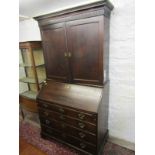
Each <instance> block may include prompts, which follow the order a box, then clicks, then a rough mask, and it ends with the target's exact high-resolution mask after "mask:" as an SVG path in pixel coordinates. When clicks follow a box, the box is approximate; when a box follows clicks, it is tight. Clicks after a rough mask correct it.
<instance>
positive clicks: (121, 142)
mask: <svg viewBox="0 0 155 155" xmlns="http://www.w3.org/2000/svg"><path fill="white" fill-rule="evenodd" d="M108 141H109V142H112V143H114V144H117V145H120V146H122V147H125V148H127V149H130V150H133V151H135V144H134V143H132V142H129V141H126V140H123V139H119V138H116V137H113V136H110V135H109V139H108Z"/></svg>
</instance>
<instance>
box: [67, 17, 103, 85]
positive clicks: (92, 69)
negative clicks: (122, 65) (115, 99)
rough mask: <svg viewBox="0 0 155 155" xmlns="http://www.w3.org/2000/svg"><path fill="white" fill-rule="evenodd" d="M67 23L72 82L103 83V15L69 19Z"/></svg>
mask: <svg viewBox="0 0 155 155" xmlns="http://www.w3.org/2000/svg"><path fill="white" fill-rule="evenodd" d="M66 25H67V36H68V50H69V52H71V59H70V61H71V67H72V70H71V71H72V82H73V83H90V84H100V85H102V84H103V52H102V51H103V17H102V16H99V17H92V18H88V19H80V20H75V21H70V22H67V23H66Z"/></svg>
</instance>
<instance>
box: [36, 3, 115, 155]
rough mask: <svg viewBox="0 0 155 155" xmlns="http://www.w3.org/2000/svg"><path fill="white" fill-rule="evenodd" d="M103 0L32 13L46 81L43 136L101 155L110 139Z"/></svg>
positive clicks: (107, 15)
mask: <svg viewBox="0 0 155 155" xmlns="http://www.w3.org/2000/svg"><path fill="white" fill-rule="evenodd" d="M112 9H113V5H112V4H111V3H110V2H109V1H107V0H102V1H98V2H94V3H91V4H88V5H83V6H79V7H74V8H71V9H66V10H63V11H59V12H55V13H51V14H47V15H43V16H39V17H34V19H36V20H37V21H38V23H39V27H40V32H41V37H42V45H43V53H44V58H45V68H46V74H47V75H46V77H47V79H46V82H45V83H44V85H43V87H42V89H41V90H40V92H39V94H38V96H37V102H38V107H39V117H40V122H41V136H42V137H43V138H47V139H51V140H52V139H55V140H57V141H59V142H61V143H63V144H66V145H68V146H70V147H72V148H74V149H76V150H77V151H79V152H80V153H81V154H90V155H99V154H101V153H102V151H103V146H104V144H105V142H106V140H107V137H108V107H109V103H108V102H109V23H110V22H109V20H110V12H111V10H112Z"/></svg>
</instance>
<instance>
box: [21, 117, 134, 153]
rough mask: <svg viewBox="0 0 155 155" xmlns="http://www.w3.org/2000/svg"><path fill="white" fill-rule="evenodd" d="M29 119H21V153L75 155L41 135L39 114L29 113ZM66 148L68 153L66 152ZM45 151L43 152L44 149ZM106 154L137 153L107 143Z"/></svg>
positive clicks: (68, 149)
mask: <svg viewBox="0 0 155 155" xmlns="http://www.w3.org/2000/svg"><path fill="white" fill-rule="evenodd" d="M27 116H29V117H27V118H28V119H25V120H24V121H23V120H22V119H20V138H19V155H47V154H48V155H49V154H50V155H53V154H54V155H66V154H67V155H75V154H76V153H75V152H73V151H71V150H70V148H68V147H65V148H64V146H63V145H61V144H59V143H57V142H54V141H53V142H49V141H46V140H44V139H42V138H41V137H40V128H39V127H40V125H39V123H38V120H39V119H38V116H32V115H27ZM64 149H65V151H66V153H65V152H64ZM42 150H43V151H44V152H43V151H42ZM49 152H50V153H49ZM103 154H104V155H135V152H134V151H131V150H128V149H126V148H123V147H121V146H119V145H116V144H113V143H110V142H108V143H106V145H105V148H104V153H103Z"/></svg>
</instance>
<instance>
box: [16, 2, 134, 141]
mask: <svg viewBox="0 0 155 155" xmlns="http://www.w3.org/2000/svg"><path fill="white" fill-rule="evenodd" d="M111 2H112V3H113V4H114V6H115V8H114V10H113V12H112V15H111V26H110V29H111V34H110V83H111V84H110V109H109V112H110V113H109V131H110V135H111V136H113V137H117V138H120V139H124V140H127V141H130V142H134V134H135V126H134V121H135V113H134V0H113V1H112V0H111ZM19 27H20V36H19V38H20V41H29V40H40V32H39V28H38V25H37V22H36V21H34V20H32V19H31V20H26V21H22V22H20V25H19Z"/></svg>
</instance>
